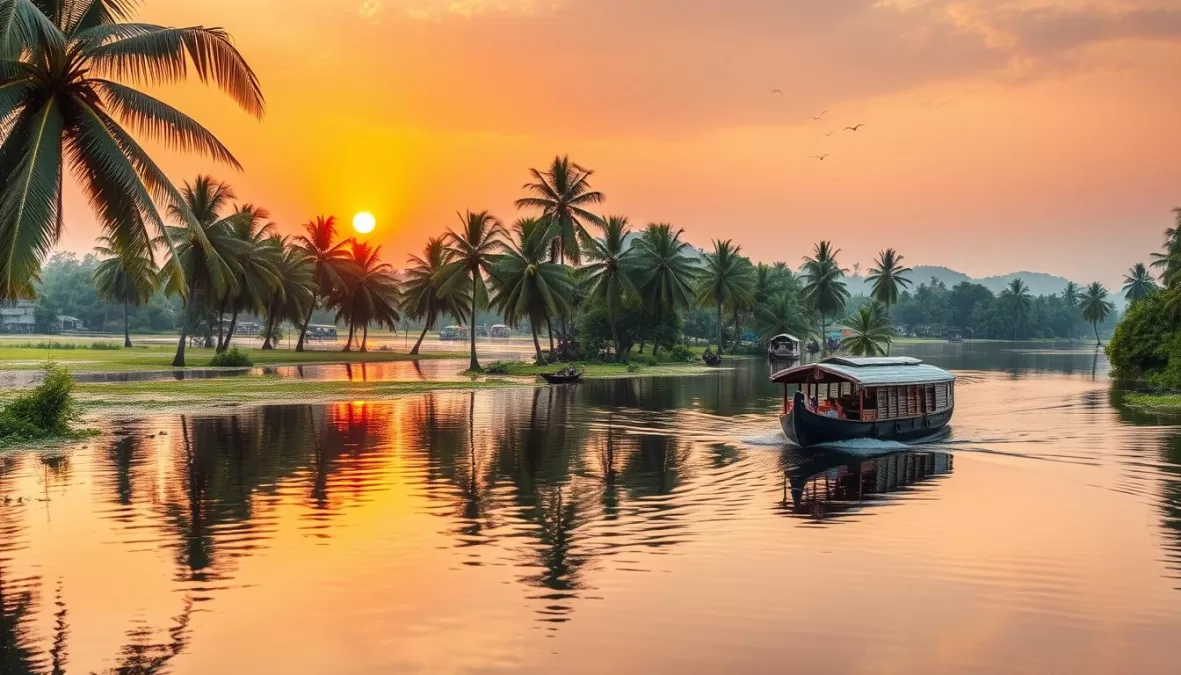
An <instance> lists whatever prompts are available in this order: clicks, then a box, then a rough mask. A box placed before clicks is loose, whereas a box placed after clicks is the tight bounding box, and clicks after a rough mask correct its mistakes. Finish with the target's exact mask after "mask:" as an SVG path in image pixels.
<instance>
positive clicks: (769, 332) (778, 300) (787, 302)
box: [755, 291, 812, 342]
mask: <svg viewBox="0 0 1181 675" xmlns="http://www.w3.org/2000/svg"><path fill="white" fill-rule="evenodd" d="M810 321H811V319H810V317H809V316H808V312H807V310H805V309H804V308H803V307H802V306H801V305H800V301H799V298H798V296H797V295H796V294H795V293H791V292H789V291H781V292H780V293H779V294H778V295H776V296H774V297H772V298H771V299H770V300H769V301H767V302H765V303H760V304H759V306H758V307H757V308H756V309H755V330H756V331H757V332H758V336H759V339H760V340H762V341H764V342H767V341H769V340H770V339H771V338H773V337H775V336H776V335H779V334H780V333H791V334H794V335H798V336H801V337H803V336H807V335H808V334H809V333H811V332H812V331H811V329H810V328H809V326H810V325H811V324H810Z"/></svg>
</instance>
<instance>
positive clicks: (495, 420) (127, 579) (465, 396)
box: [0, 343, 1181, 675]
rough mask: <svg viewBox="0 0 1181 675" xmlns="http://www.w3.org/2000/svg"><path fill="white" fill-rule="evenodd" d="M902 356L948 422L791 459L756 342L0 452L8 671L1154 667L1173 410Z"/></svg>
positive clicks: (0, 650)
mask: <svg viewBox="0 0 1181 675" xmlns="http://www.w3.org/2000/svg"><path fill="white" fill-rule="evenodd" d="M897 351H898V352H899V353H904V354H912V355H918V356H920V357H922V358H924V359H925V360H927V361H928V362H931V363H935V364H937V365H941V366H944V367H948V368H951V369H953V370H954V371H955V372H956V374H957V375H958V377H959V383H958V388H957V397H956V398H957V410H956V413H955V418H954V419H953V420H952V430H951V432H950V433H949V434H948V435H947V436H946V437H945V438H942V439H940V440H937V441H933V442H930V443H928V444H926V445H921V446H912V447H906V446H887V445H881V444H875V443H861V444H852V445H848V446H844V447H841V448H839V449H838V450H833V451H826V452H821V453H816V452H807V453H805V452H801V451H798V450H793V449H791V448H789V447H785V445H784V442H783V438H782V434H781V433H780V432H779V431H778V425H777V421H776V418H775V412H776V411H777V409H778V407H779V405H780V402H781V399H780V396H781V394H780V392H779V390H778V389H777V388H776V387H775V386H774V385H772V384H770V383H769V382H768V381H767V374H768V367H767V364H765V363H764V362H762V361H759V360H755V359H751V360H746V361H737V360H736V361H734V362H733V363H732V364H731V365H733V366H734V369H733V370H724V371H720V372H718V373H716V374H711V375H707V376H701V377H670V378H651V379H638V380H609V381H589V382H586V383H584V384H582V385H579V386H576V387H554V388H540V389H529V388H521V389H512V390H496V391H482V392H477V393H474V394H472V393H457V392H446V393H438V394H427V395H415V396H407V397H404V398H399V399H396V400H390V401H383V402H366V401H355V402H351V403H341V404H335V405H275V406H267V407H258V408H248V409H243V410H241V411H239V412H237V413H235V414H217V415H214V414H191V415H179V414H154V415H153V416H151V417H147V418H134V417H129V418H121V419H116V420H109V421H106V422H104V423H103V426H104V429H105V431H106V435H105V436H104V437H102V438H101V439H96V440H91V441H88V442H86V443H84V444H79V446H77V447H75V448H72V449H71V450H70V452H68V453H65V454H63V455H60V456H56V457H46V456H44V455H42V454H39V453H17V454H12V455H9V456H7V457H5V458H3V459H0V499H2V501H3V503H0V607H2V609H0V612H2V614H0V673H2V675H8V674H9V673H50V672H54V666H55V664H56V665H57V666H59V667H60V669H59V670H58V671H57V672H67V673H75V672H76V673H89V672H104V671H108V670H110V671H115V672H126V673H152V672H159V673H163V672H171V673H186V674H187V673H192V674H198V673H200V674H204V673H220V672H225V673H283V674H292V675H299V674H304V673H307V674H312V673H378V672H381V673H386V672H422V673H476V672H479V673H490V672H525V673H552V672H564V673H603V672H617V673H629V674H630V673H650V672H664V671H669V672H674V671H675V672H681V673H718V672H735V673H737V672H742V673H783V672H802V673H894V672H906V673H939V674H946V673H1039V674H1040V673H1117V672H1118V673H1170V674H1171V673H1176V672H1178V670H1177V669H1178V665H1177V664H1178V662H1179V660H1181V643H1179V642H1178V636H1179V635H1181V427H1177V426H1173V425H1174V424H1177V423H1178V422H1181V420H1177V419H1172V420H1170V419H1167V418H1156V417H1153V416H1147V415H1137V414H1135V413H1133V412H1131V411H1128V410H1127V409H1124V408H1123V407H1122V406H1121V405H1119V402H1120V396H1119V394H1118V393H1117V392H1113V390H1112V387H1111V384H1110V382H1109V381H1108V379H1107V365H1106V361H1105V359H1104V358H1103V357H1102V356H1101V355H1098V354H1096V353H1095V352H1094V351H1093V349H1091V348H1073V349H1072V348H1070V347H1069V346H1065V345H1064V346H1060V347H1057V348H1052V347H1047V346H1045V345H1038V346H1032V347H1031V346H1021V345H1004V344H974V343H965V344H960V345H950V344H948V345H944V344H932V345H924V346H920V347H902V348H900V349H899V350H897ZM120 668H123V669H124V670H118V669H120Z"/></svg>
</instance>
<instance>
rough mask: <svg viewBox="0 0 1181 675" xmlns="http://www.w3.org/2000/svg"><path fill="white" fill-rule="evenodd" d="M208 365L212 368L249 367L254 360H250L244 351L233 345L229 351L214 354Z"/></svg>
mask: <svg viewBox="0 0 1181 675" xmlns="http://www.w3.org/2000/svg"><path fill="white" fill-rule="evenodd" d="M209 365H210V366H213V367H214V368H249V367H251V366H253V365H254V361H251V360H250V356H249V355H248V354H247V353H246V352H244V351H242V350H240V349H238V348H237V347H234V348H232V349H230V350H229V351H225V352H222V353H220V354H214V355H213V359H212V360H211V361H210V362H209Z"/></svg>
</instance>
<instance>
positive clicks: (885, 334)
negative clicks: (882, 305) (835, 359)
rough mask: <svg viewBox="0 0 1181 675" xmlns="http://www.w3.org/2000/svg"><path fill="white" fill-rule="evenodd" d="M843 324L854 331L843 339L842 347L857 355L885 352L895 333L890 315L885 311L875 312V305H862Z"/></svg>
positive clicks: (874, 354) (878, 354) (879, 354)
mask: <svg viewBox="0 0 1181 675" xmlns="http://www.w3.org/2000/svg"><path fill="white" fill-rule="evenodd" d="M883 319H886V320H885V321H884V320H883ZM842 325H844V326H845V328H848V329H849V330H851V331H853V333H852V334H851V335H847V336H845V337H844V338H842V339H841V349H843V350H845V351H847V352H849V353H850V354H853V355H855V356H881V355H883V354H885V353H886V349H887V347H888V346H889V344H890V338H891V336H892V335H893V334H894V331H893V329H891V328H890V325H889V323H888V317H887V316H886V315H885V314H884V312H881V311H879V312H875V311H874V308H873V307H862V308H861V309H860V310H858V312H857V313H856V314H854V315H853V316H851V317H849V318H847V319H845V320H844V322H842Z"/></svg>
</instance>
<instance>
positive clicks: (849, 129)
mask: <svg viewBox="0 0 1181 675" xmlns="http://www.w3.org/2000/svg"><path fill="white" fill-rule="evenodd" d="M863 126H865V125H864V124H858V125H856V126H851V127H845V131H857V130H858V129H860V128H861V127H863Z"/></svg>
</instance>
